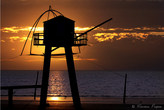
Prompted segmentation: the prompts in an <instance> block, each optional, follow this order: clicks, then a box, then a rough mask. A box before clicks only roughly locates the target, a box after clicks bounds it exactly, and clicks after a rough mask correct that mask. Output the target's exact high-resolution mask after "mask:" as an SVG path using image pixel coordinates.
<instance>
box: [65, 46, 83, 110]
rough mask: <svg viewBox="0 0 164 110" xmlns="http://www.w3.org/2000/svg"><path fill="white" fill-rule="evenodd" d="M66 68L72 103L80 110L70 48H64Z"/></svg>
mask: <svg viewBox="0 0 164 110" xmlns="http://www.w3.org/2000/svg"><path fill="white" fill-rule="evenodd" d="M65 53H66V59H67V67H68V73H69V81H70V86H71V92H72V97H73V103H74V106H75V108H76V109H77V110H79V109H81V102H80V97H79V91H78V85H77V80H76V73H75V67H74V61H73V54H72V47H71V46H70V47H65Z"/></svg>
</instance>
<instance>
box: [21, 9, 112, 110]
mask: <svg viewBox="0 0 164 110" xmlns="http://www.w3.org/2000/svg"><path fill="white" fill-rule="evenodd" d="M47 12H48V13H49V12H52V13H53V15H54V18H52V19H50V20H47V21H45V22H44V33H34V32H35V28H36V26H37V24H38V22H39V20H40V18H41V17H42V16H43V15H44V14H45V13H47ZM55 13H58V14H59V16H57V14H55ZM110 20H112V18H110V19H108V20H107V21H105V22H103V23H101V24H99V25H97V26H95V27H94V28H92V29H90V30H88V31H86V32H84V33H81V34H80V35H78V36H77V34H76V33H75V30H74V29H75V21H73V20H71V19H69V18H66V17H64V16H63V15H62V14H61V13H60V12H58V11H56V10H52V9H51V7H50V9H49V10H47V11H45V12H44V13H43V14H42V15H41V16H40V17H39V18H38V19H37V20H36V22H35V23H34V25H33V27H32V29H31V31H32V30H33V29H34V32H33V39H34V45H36V46H45V54H44V66H43V76H42V87H41V98H40V105H41V106H45V105H46V99H47V90H48V80H49V71H50V62H51V56H52V55H51V52H52V51H54V50H56V49H58V48H60V47H64V48H65V55H66V60H67V68H68V73H69V79H70V86H71V92H72V97H73V103H74V105H75V107H76V109H78V110H79V109H81V103H80V97H79V91H78V85H77V79H76V73H75V67H74V61H73V53H72V46H79V47H80V46H86V45H87V33H88V32H90V31H92V30H93V29H95V28H97V27H99V26H101V25H103V24H104V23H106V22H108V21H110ZM31 31H30V33H31ZM30 33H29V35H30ZM29 35H28V37H29ZM28 37H27V39H28ZM26 42H27V40H26V41H25V45H26ZM32 42H33V41H32ZM25 45H24V47H23V50H22V53H23V51H24V48H25ZM52 47H56V48H55V49H53V50H52ZM31 50H32V48H31V49H30V55H34V54H32V53H31ZM22 53H21V55H22Z"/></svg>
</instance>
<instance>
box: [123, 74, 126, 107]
mask: <svg viewBox="0 0 164 110" xmlns="http://www.w3.org/2000/svg"><path fill="white" fill-rule="evenodd" d="M126 82H127V74H125V82H124V96H123V104H126Z"/></svg>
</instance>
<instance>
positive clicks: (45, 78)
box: [40, 45, 51, 107]
mask: <svg viewBox="0 0 164 110" xmlns="http://www.w3.org/2000/svg"><path fill="white" fill-rule="evenodd" d="M50 63H51V46H50V45H46V46H45V55H44V66H43V76H42V87H41V97H40V106H41V107H44V106H45V105H46V100H47V90H48V81H49V72H50Z"/></svg>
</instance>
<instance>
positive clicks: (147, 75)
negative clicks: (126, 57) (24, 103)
mask: <svg viewBox="0 0 164 110" xmlns="http://www.w3.org/2000/svg"><path fill="white" fill-rule="evenodd" d="M37 72H39V74H38V82H37V84H38V85H40V84H41V81H42V71H36V70H34V71H32V70H30V71H29V70H26V71H24V70H21V71H17V70H14V71H11V70H10V71H9V70H5V71H1V86H19V85H35V84H36V77H37ZM125 74H127V81H126V96H127V97H164V71H76V77H77V83H78V89H79V94H80V97H122V96H123V94H124V86H125ZM40 90H41V89H40V88H38V89H37V96H39V95H40ZM34 91H35V90H34V89H17V90H14V96H33V95H34ZM7 94H8V91H7V90H1V95H2V96H7ZM48 96H50V97H51V96H52V97H70V96H71V90H70V83H69V77H68V72H67V71H50V75H49V86H48Z"/></svg>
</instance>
